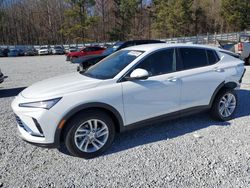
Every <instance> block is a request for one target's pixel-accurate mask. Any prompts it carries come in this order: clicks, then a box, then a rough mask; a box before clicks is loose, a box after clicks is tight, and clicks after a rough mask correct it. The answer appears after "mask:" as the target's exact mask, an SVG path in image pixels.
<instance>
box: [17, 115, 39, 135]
mask: <svg viewBox="0 0 250 188" xmlns="http://www.w3.org/2000/svg"><path fill="white" fill-rule="evenodd" d="M15 118H16V122H17V124H18V126H19V127H21V128H22V129H23V130H25V131H26V132H27V133H29V134H30V135H31V136H36V137H44V135H43V131H42V129H41V127H40V125H39V124H38V122H37V121H34V120H35V119H34V118H32V119H33V121H34V123H35V125H36V126H37V129H38V131H39V132H40V134H38V133H34V132H33V131H32V130H31V129H30V128H29V127H28V126H27V125H25V124H23V122H22V120H21V119H20V118H19V117H18V116H17V115H16V114H15Z"/></svg>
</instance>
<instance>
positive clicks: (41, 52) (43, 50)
mask: <svg viewBox="0 0 250 188" xmlns="http://www.w3.org/2000/svg"><path fill="white" fill-rule="evenodd" d="M51 53H52V51H51V49H50V48H48V47H41V48H40V49H39V50H38V55H49V54H51Z"/></svg>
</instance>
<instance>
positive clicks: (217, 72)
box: [178, 47, 225, 109]
mask: <svg viewBox="0 0 250 188" xmlns="http://www.w3.org/2000/svg"><path fill="white" fill-rule="evenodd" d="M178 53H179V58H178V61H181V62H182V69H183V71H181V75H180V76H179V79H180V81H181V102H180V104H181V109H187V108H192V107H198V106H200V107H201V106H206V105H208V104H209V102H210V99H211V97H212V95H213V93H214V91H215V90H216V88H217V87H218V86H219V85H220V84H221V83H222V82H223V81H224V80H225V76H224V74H223V72H224V70H223V69H222V68H220V64H219V63H217V62H218V61H219V58H218V55H217V54H216V52H215V51H214V50H208V49H203V48H194V47H185V48H179V49H178Z"/></svg>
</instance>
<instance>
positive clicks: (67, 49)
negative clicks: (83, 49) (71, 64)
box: [64, 46, 78, 55]
mask: <svg viewBox="0 0 250 188" xmlns="http://www.w3.org/2000/svg"><path fill="white" fill-rule="evenodd" d="M77 50H78V49H77V47H76V46H70V47H67V48H65V50H64V51H65V54H66V55H67V54H68V53H70V52H77Z"/></svg>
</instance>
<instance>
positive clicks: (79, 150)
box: [64, 110, 115, 159]
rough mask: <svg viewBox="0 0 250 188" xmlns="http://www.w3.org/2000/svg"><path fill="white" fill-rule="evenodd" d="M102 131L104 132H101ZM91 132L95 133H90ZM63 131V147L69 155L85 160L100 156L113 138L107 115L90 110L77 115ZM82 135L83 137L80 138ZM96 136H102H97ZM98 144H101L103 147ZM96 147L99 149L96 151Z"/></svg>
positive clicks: (112, 126)
mask: <svg viewBox="0 0 250 188" xmlns="http://www.w3.org/2000/svg"><path fill="white" fill-rule="evenodd" d="M95 121H96V122H97V124H96V125H97V128H96V129H95V128H94V127H95ZM90 124H91V125H92V126H91V125H90ZM91 127H92V128H93V129H92V128H91ZM102 129H104V130H103V131H101V130H102ZM91 130H92V131H93V130H95V131H93V132H92V131H91ZM65 131H66V132H65V134H64V135H65V137H64V140H65V146H66V148H67V150H68V151H69V153H70V154H72V155H74V156H76V157H81V158H85V159H90V158H94V157H97V156H99V155H101V154H102V153H103V152H104V151H106V150H107V148H108V147H109V146H110V145H111V144H112V142H113V140H114V137H115V127H114V122H113V120H112V119H111V117H110V116H109V115H107V114H106V113H104V112H102V111H98V110H90V111H87V112H83V113H79V114H77V115H76V116H75V117H74V118H73V119H72V120H71V121H70V122H69V124H67V129H66V130H65ZM106 132H108V134H104V133H106ZM83 134H85V135H84V136H81V135H83ZM98 134H99V135H101V134H104V135H103V136H99V135H98ZM98 136H99V137H98ZM96 140H98V141H99V142H97V141H96ZM100 143H103V145H101V144H100ZM86 145H87V146H86ZM98 147H100V148H99V149H97V148H98Z"/></svg>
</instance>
